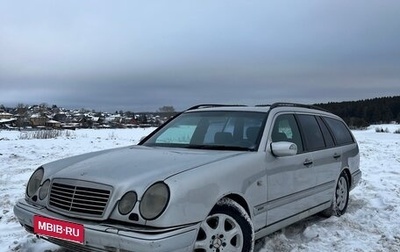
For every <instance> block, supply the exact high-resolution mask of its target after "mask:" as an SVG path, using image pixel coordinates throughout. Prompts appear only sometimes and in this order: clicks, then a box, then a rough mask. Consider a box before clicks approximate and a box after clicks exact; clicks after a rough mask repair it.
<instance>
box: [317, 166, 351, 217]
mask: <svg viewBox="0 0 400 252" xmlns="http://www.w3.org/2000/svg"><path fill="white" fill-rule="evenodd" d="M349 188H350V184H349V177H348V176H347V174H346V173H345V172H342V173H341V174H340V176H339V179H338V182H337V184H336V189H335V194H334V197H333V202H332V205H331V207H330V208H328V209H326V210H325V211H323V212H322V215H324V216H326V217H330V216H332V215H335V216H341V215H343V214H344V213H345V212H346V210H347V205H348V202H349V190H350V189H349Z"/></svg>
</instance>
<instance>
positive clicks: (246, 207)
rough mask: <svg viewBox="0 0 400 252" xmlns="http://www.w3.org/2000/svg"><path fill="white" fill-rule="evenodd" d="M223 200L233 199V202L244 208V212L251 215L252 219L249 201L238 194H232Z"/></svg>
mask: <svg viewBox="0 0 400 252" xmlns="http://www.w3.org/2000/svg"><path fill="white" fill-rule="evenodd" d="M223 198H228V199H231V200H233V201H235V202H236V203H238V204H239V205H240V206H242V207H243V208H244V210H246V213H247V214H248V215H249V217H250V219H252V214H251V212H250V208H249V205H248V204H247V201H246V200H245V199H244V198H243V197H242V196H241V195H239V194H236V193H231V194H228V195H225V196H224V197H223ZM223 198H222V199H223Z"/></svg>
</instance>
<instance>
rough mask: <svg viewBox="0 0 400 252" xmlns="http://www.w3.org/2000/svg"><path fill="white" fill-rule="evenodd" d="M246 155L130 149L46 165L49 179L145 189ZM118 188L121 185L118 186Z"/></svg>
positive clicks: (96, 153)
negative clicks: (195, 170) (234, 157)
mask: <svg viewBox="0 0 400 252" xmlns="http://www.w3.org/2000/svg"><path fill="white" fill-rule="evenodd" d="M240 154H243V152H232V151H214V150H213V151H210V150H208V151H207V150H192V149H178V148H161V147H144V146H130V147H124V148H118V149H111V150H106V151H100V152H93V153H88V154H83V155H80V156H76V157H71V158H67V159H63V160H60V161H56V162H53V163H50V164H48V165H44V166H43V167H44V168H45V173H46V175H47V177H50V178H66V179H78V180H83V181H91V182H96V183H101V184H106V185H111V186H113V187H119V188H120V189H123V190H125V189H128V188H131V187H132V186H134V187H135V188H136V189H138V186H139V185H141V186H139V188H146V187H147V186H149V185H150V184H153V183H154V182H157V181H163V180H165V179H166V178H168V177H170V176H173V175H175V174H178V173H181V172H183V171H186V170H189V169H193V168H197V167H200V166H203V165H207V164H209V163H212V162H216V161H219V160H222V159H226V158H228V157H232V156H236V155H240ZM117 185H118V186H117Z"/></svg>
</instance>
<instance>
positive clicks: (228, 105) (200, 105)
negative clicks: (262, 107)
mask: <svg viewBox="0 0 400 252" xmlns="http://www.w3.org/2000/svg"><path fill="white" fill-rule="evenodd" d="M216 107H246V105H238V104H236V105H232V104H198V105H195V106H193V107H190V108H188V109H186V111H188V110H194V109H199V108H216Z"/></svg>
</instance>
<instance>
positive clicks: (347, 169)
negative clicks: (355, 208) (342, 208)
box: [341, 167, 352, 188]
mask: <svg viewBox="0 0 400 252" xmlns="http://www.w3.org/2000/svg"><path fill="white" fill-rule="evenodd" d="M341 173H345V174H346V175H347V178H348V181H347V182H348V183H349V188H351V181H352V179H351V173H350V170H349V168H348V167H345V168H344V169H343V170H342V172H341Z"/></svg>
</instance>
